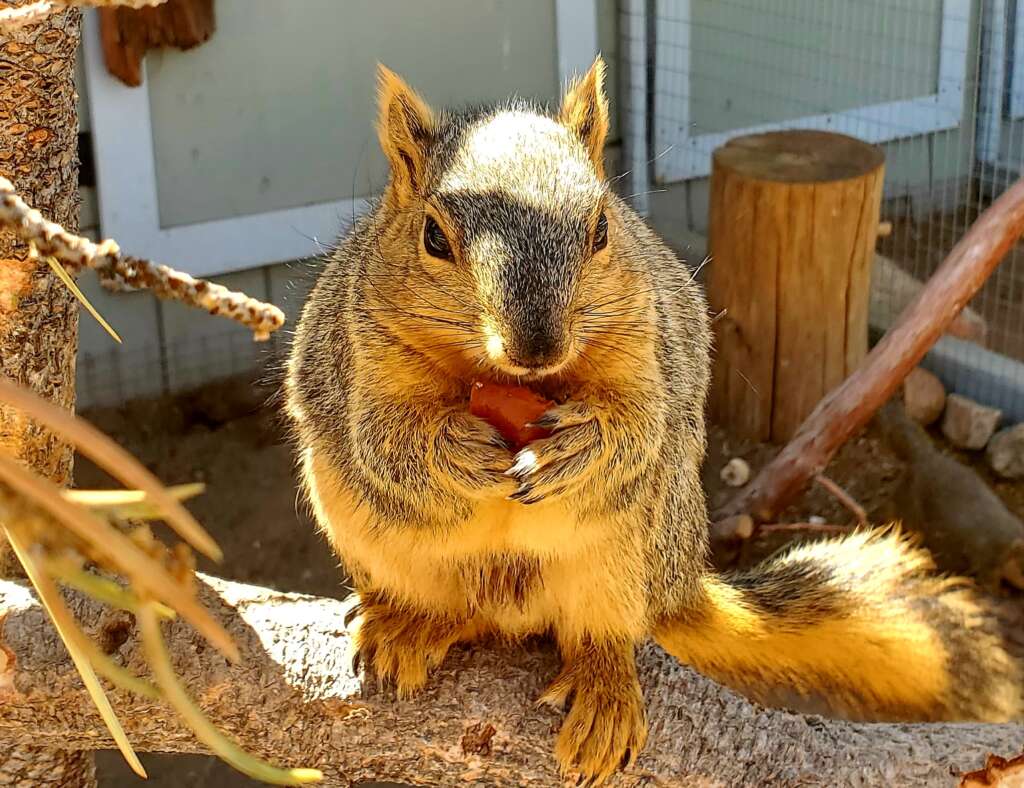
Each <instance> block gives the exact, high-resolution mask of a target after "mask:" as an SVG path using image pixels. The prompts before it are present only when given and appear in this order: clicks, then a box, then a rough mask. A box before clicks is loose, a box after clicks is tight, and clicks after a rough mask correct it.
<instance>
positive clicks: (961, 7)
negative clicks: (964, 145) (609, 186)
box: [654, 0, 971, 182]
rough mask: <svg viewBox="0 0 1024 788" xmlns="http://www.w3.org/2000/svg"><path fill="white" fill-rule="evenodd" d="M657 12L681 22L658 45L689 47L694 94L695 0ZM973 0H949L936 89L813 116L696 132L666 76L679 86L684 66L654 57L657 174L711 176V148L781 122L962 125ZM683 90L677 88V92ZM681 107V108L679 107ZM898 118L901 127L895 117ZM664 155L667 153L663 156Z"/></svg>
mask: <svg viewBox="0 0 1024 788" xmlns="http://www.w3.org/2000/svg"><path fill="white" fill-rule="evenodd" d="M656 7H657V17H658V18H659V19H662V18H669V19H673V20H675V22H674V23H673V24H671V25H664V24H659V26H658V38H659V41H658V49H659V50H660V49H662V45H664V51H666V52H673V53H682V64H681V68H682V72H683V73H682V77H681V78H682V80H683V84H684V85H685V86H687V88H686V89H684V91H683V94H684V96H687V97H688V95H689V90H688V86H689V74H690V24H691V8H692V6H691V0H657V4H656ZM970 10H971V2H970V0H942V32H941V36H940V54H939V74H938V81H937V84H936V89H935V92H934V93H931V94H929V95H926V96H917V97H914V98H909V99H900V100H898V101H887V102H882V103H879V104H871V105H868V106H863V107H857V108H855V109H849V110H843V111H838V112H831V113H825V114H821V115H812V116H806V117H800V118H793V119H792V120H787V121H783V122H780V123H765V124H761V125H756V126H749V127H747V128H738V129H730V130H728V131H724V132H715V133H710V134H697V135H691V133H690V131H691V125H692V123H691V118H690V116H689V106H688V98H684V99H683V100H680V99H679V97H678V95H671V93H672V91H670V90H666V87H668V86H666V84H665V83H666V82H668V81H669V80H672V81H673V82H674V83H675V84H676V85H678V80H679V79H680V74H679V66H677V65H674V66H673V71H672V72H669V71H668V70H667V69H665V68H659V67H658V63H657V60H658V58H657V57H656V58H655V71H654V83H655V86H654V93H655V109H656V111H655V117H656V118H657V119H658V120H657V122H656V123H655V127H654V147H655V152H656V153H657V154H658V156H657V157H656V159H655V177H656V178H657V179H658V180H659V181H661V182H672V181H680V180H689V179H691V178H701V177H705V176H707V175H709V174H710V171H711V153H712V151H714V150H715V148H717V147H719V146H720V145H722V144H724V143H725V142H726V141H727V140H729V139H730V138H732V137H736V136H740V135H743V134H756V133H759V132H766V131H775V130H777V129H781V128H816V129H832V130H835V131H838V132H843V133H847V134H852V135H855V136H857V137H860V138H861V139H864V140H866V141H868V142H873V143H880V142H888V141H890V140H893V139H899V138H904V137H910V136H916V135H919V134H929V133H932V132H937V131H943V130H946V129H952V128H956V127H958V126H959V125H960V124H961V122H962V117H963V102H964V84H965V82H966V79H967V49H968V41H969V18H970ZM676 92H677V93H678V91H676ZM669 103H670V104H671V110H672V112H671V113H666V112H659V111H657V109H658V106H657V105H658V104H662V105H663V106H664V105H665V104H669ZM680 105H681V106H680ZM893 118H899V121H900V128H899V129H894V128H893V124H892V120H893ZM662 153H664V155H661V154H662Z"/></svg>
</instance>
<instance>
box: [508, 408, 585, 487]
mask: <svg viewBox="0 0 1024 788" xmlns="http://www.w3.org/2000/svg"><path fill="white" fill-rule="evenodd" d="M565 407H566V406H559V408H565ZM552 410H553V411H554V410H558V408H555V409H552ZM567 412H569V413H573V412H578V409H577V408H573V407H570V409H569V410H568V411H567ZM603 454H604V444H603V440H602V436H601V428H600V425H599V424H598V422H597V421H596V420H595V419H592V418H591V419H588V420H587V421H584V422H581V423H578V424H575V425H573V426H570V427H564V428H562V429H560V430H559V431H557V432H555V434H554V435H552V436H551V437H550V438H542V439H540V440H536V441H534V442H533V443H531V444H530V445H529V446H527V447H525V448H524V449H522V450H520V452H519V453H518V454H516V456H515V461H514V462H513V463H512V467H510V468H509V469H508V470H507V471H505V475H506V476H509V477H511V478H513V479H515V480H516V481H517V482H519V487H518V488H517V489H516V490H515V492H513V493H512V494H511V495H509V500H512V501H518V502H520V503H523V504H532V503H537V502H538V501H541V500H544V499H548V498H553V497H556V496H559V495H563V494H565V493H566V492H567V491H569V490H571V489H573V488H574V487H575V486H576V485H578V484H580V483H581V482H583V481H584V480H586V479H587V478H589V477H590V476H591V475H592V474H593V473H594V471H595V463H597V462H598V461H599V460H600V459H601V457H602V456H603Z"/></svg>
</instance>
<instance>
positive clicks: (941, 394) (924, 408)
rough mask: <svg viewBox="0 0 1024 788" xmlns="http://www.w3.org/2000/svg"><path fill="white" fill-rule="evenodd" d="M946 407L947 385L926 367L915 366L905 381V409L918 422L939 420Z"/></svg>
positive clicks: (923, 423)
mask: <svg viewBox="0 0 1024 788" xmlns="http://www.w3.org/2000/svg"><path fill="white" fill-rule="evenodd" d="M945 407H946V387H945V386H943V385H942V381H941V380H939V379H938V378H937V377H936V376H935V375H933V374H932V373H931V372H929V371H928V370H926V369H922V368H921V367H915V368H914V369H912V370H911V371H910V374H909V375H907V379H906V380H904V381H903V409H904V410H905V411H906V412H907V415H908V416H910V418H912V419H913V420H914V421H916V422H917V423H918V424H922V425H924V426H925V427H927V426H928V425H929V424H932V423H934V422H936V421H938V418H939V416H941V415H942V411H943V409H944V408H945Z"/></svg>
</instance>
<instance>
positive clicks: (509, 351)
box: [505, 329, 567, 369]
mask: <svg viewBox="0 0 1024 788" xmlns="http://www.w3.org/2000/svg"><path fill="white" fill-rule="evenodd" d="M566 345H567V343H566V341H565V338H564V336H563V335H562V333H561V332H555V331H546V330H544V329H534V330H532V331H529V332H524V335H523V336H521V337H519V338H518V341H516V342H514V343H512V346H511V347H508V348H506V350H505V353H506V355H507V356H508V359H509V361H511V362H512V363H513V364H515V365H516V366H517V367H526V368H527V369H537V368H542V367H551V366H554V365H556V364H558V363H559V362H561V361H562V360H563V358H564V356H565V352H566Z"/></svg>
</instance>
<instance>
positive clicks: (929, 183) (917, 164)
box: [619, 0, 1024, 421]
mask: <svg viewBox="0 0 1024 788" xmlns="http://www.w3.org/2000/svg"><path fill="white" fill-rule="evenodd" d="M619 26H620V35H621V39H620V40H621V44H622V45H621V47H620V52H621V57H622V58H624V59H625V61H626V63H624V64H623V68H622V69H621V73H624V74H626V75H628V77H629V78H630V82H629V84H628V87H627V90H626V91H624V92H625V94H626V96H627V97H628V98H629V99H630V101H629V102H627V103H626V106H625V109H624V111H625V112H626V113H627V117H625V118H624V119H623V122H622V128H623V129H624V140H623V142H624V147H625V149H626V156H625V161H626V162H627V165H629V166H632V167H633V171H632V172H631V174H630V175H629V177H628V180H629V186H628V188H629V190H630V193H631V194H633V195H635V196H634V197H633V200H634V204H635V205H636V207H637V208H638V209H639V210H641V212H645V213H647V214H648V215H649V217H650V219H651V221H652V222H653V223H654V224H655V226H656V227H658V228H659V229H662V230H663V233H664V234H666V235H668V236H669V237H670V239H671V237H672V235H673V234H675V235H676V236H677V237H678V239H679V240H681V241H682V243H683V244H684V245H689V246H690V247H691V248H692V249H693V251H694V252H696V254H691V255H690V256H691V258H695V259H697V260H699V259H700V258H701V257H702V256H703V252H704V251H705V250H706V240H705V236H706V233H707V228H708V193H709V188H708V187H709V181H708V176H709V174H710V170H711V156H712V153H713V151H714V150H715V149H716V148H717V147H719V146H720V145H722V144H724V143H725V142H726V141H727V140H729V139H730V138H733V137H736V136H740V135H743V134H748V133H755V132H760V131H768V130H775V129H789V128H812V129H822V130H832V131H838V132H842V133H846V134H849V135H852V136H855V137H858V138H860V139H863V140H866V141H868V142H871V143H875V144H878V145H880V146H881V147H882V149H883V150H884V152H885V155H886V184H885V193H884V202H883V210H882V214H883V215H882V219H883V221H884V223H885V224H884V226H886V227H891V231H890V232H889V234H888V235H886V236H885V237H883V238H881V239H880V242H879V246H878V256H877V257H876V260H875V265H874V269H873V276H872V291H873V292H872V310H871V311H872V319H871V323H872V329H873V332H874V334H875V336H877V335H878V334H879V333H880V332H882V331H884V329H885V328H886V327H887V326H888V325H890V324H891V322H892V321H893V319H895V317H896V316H897V315H898V314H899V312H900V311H901V309H902V308H903V306H905V305H906V303H907V302H908V301H909V299H910V298H911V297H912V296H913V295H914V294H915V293H916V292H917V290H918V289H919V288H920V283H922V282H924V281H925V280H927V279H928V277H929V276H931V274H932V273H933V272H934V271H935V269H936V268H937V267H938V266H939V264H940V263H941V262H942V260H943V259H944V257H945V256H946V254H947V253H948V252H949V250H950V249H951V248H952V247H953V245H954V244H955V243H956V242H957V240H958V239H959V238H960V237H961V236H962V235H963V233H964V232H965V231H966V229H967V228H968V227H969V226H970V224H971V222H972V221H973V220H974V219H975V218H976V217H977V215H978V214H979V213H980V212H981V211H982V210H983V209H984V208H985V207H986V206H987V205H988V204H990V202H991V201H992V200H993V199H994V198H995V197H997V196H998V195H999V194H1000V193H1002V192H1003V191H1004V190H1005V189H1006V188H1007V186H1008V185H1009V184H1010V183H1012V182H1013V181H1014V180H1015V179H1016V178H1017V177H1019V175H1020V173H1021V170H1022V168H1024V2H1013V1H1012V0H785V1H784V0H623V2H621V4H620V17H619ZM679 225H682V226H683V227H684V228H685V230H684V231H679V230H678V229H676V228H677V227H678V226H679ZM701 244H704V248H700V247H701ZM711 265H714V262H713V261H712V263H711ZM970 310H972V311H970V312H968V313H967V315H966V316H965V317H966V318H967V319H968V325H969V327H970V331H969V332H967V335H966V336H961V337H960V338H945V339H943V340H942V341H941V342H940V343H939V345H938V346H937V347H936V349H935V350H934V351H933V352H932V353H931V354H930V355H929V357H928V359H927V360H926V362H925V366H928V367H931V368H932V369H933V371H936V372H937V373H938V374H939V375H940V377H942V378H943V379H944V381H945V382H946V383H947V386H949V387H950V388H952V389H953V390H956V391H960V392H961V393H965V394H967V395H968V396H972V397H974V398H976V399H978V400H980V401H982V402H985V403H986V404H991V405H995V406H997V407H1000V408H1002V409H1003V410H1004V411H1005V412H1006V414H1007V416H1009V417H1010V418H1011V419H1012V420H1014V421H1019V420H1024V364H1022V363H1021V362H1022V361H1024V252H1022V251H1021V248H1020V247H1019V246H1018V247H1017V248H1015V249H1014V250H1012V251H1011V253H1010V254H1009V255H1008V256H1007V258H1006V260H1005V261H1004V262H1003V263H1002V264H1001V266H1000V267H999V268H998V269H997V271H996V272H995V274H994V275H993V276H992V278H991V279H990V280H989V281H988V282H987V283H986V285H985V286H984V287H983V288H982V290H981V291H980V292H979V294H978V295H977V297H975V298H974V299H973V301H972V303H971V304H970Z"/></svg>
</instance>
